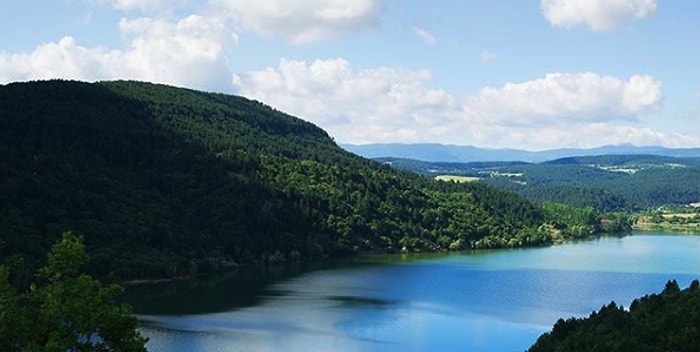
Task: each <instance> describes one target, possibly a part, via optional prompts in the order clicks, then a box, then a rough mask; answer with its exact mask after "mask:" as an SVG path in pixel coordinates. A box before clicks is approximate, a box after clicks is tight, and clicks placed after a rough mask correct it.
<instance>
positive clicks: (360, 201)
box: [0, 81, 553, 285]
mask: <svg viewBox="0 0 700 352" xmlns="http://www.w3.org/2000/svg"><path fill="white" fill-rule="evenodd" d="M0 140H2V141H3V142H2V143H1V144H0V214H2V218H0V261H2V262H5V263H6V264H7V265H10V266H11V267H12V268H13V270H12V271H13V272H15V273H20V274H18V275H17V277H15V278H13V280H14V281H15V282H16V283H19V284H20V285H21V284H22V283H26V282H29V281H30V280H31V279H32V278H31V276H29V275H31V273H33V272H34V269H36V268H37V267H40V266H41V265H42V258H43V256H44V253H46V252H47V251H48V249H49V248H50V246H51V244H52V243H54V242H55V241H56V240H57V239H58V238H59V236H60V235H61V233H63V231H65V230H72V231H73V232H74V233H76V234H79V235H83V236H84V241H85V244H86V246H87V248H88V252H89V253H90V255H91V261H90V264H89V266H88V270H89V271H90V272H91V273H95V274H98V275H102V276H104V275H107V274H111V275H112V276H113V277H114V278H116V279H135V278H163V277H182V276H191V275H194V274H197V273H202V272H212V271H218V270H230V269H231V268H233V267H235V266H236V265H239V264H249V263H276V262H281V261H297V260H311V259H320V258H329V257H337V256H346V255H352V254H355V253H359V252H396V251H400V250H404V251H439V250H457V249H468V248H484V247H506V246H510V247H513V246H525V245H542V244H547V243H552V241H553V238H552V237H551V234H549V233H547V232H543V231H541V230H540V229H541V225H542V223H543V222H544V213H543V210H542V209H541V208H539V207H537V206H535V205H533V204H532V203H530V202H528V201H526V200H524V199H523V198H521V197H519V196H517V195H514V194H511V193H506V192H501V191H498V190H496V189H495V188H492V187H489V186H486V185H483V184H455V183H446V182H436V181H432V180H430V179H427V178H424V177H420V176H418V175H416V174H413V173H409V172H406V171H401V170H395V169H392V168H390V167H388V166H386V165H382V164H380V163H378V162H376V161H372V160H368V159H365V158H362V157H359V156H357V155H354V154H352V153H349V152H347V151H345V150H343V149H341V148H340V147H338V146H337V145H336V144H335V143H334V142H333V140H332V139H331V138H330V137H329V136H328V134H327V133H326V132H325V131H323V130H322V129H320V128H318V127H317V126H315V125H313V124H311V123H308V122H305V121H303V120H300V119H298V118H296V117H293V116H289V115H286V114H284V113H281V112H279V111H276V110H274V109H272V108H270V107H269V106H266V105H264V104H262V103H260V102H256V101H251V100H248V99H245V98H242V97H237V96H231V95H223V94H212V93H204V92H199V91H194V90H189V89H181V88H174V87H169V86H164V85H157V84H150V83H143V82H132V81H117V82H100V83H92V84H91V83H83V82H74V81H43V82H29V83H13V84H8V85H2V86H0ZM21 273H25V274H24V276H23V275H22V274H21Z"/></svg>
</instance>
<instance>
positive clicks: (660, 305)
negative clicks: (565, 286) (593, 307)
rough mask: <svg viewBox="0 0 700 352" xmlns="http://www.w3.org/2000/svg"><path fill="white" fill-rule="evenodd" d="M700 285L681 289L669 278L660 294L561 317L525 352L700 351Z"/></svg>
mask: <svg viewBox="0 0 700 352" xmlns="http://www.w3.org/2000/svg"><path fill="white" fill-rule="evenodd" d="M698 327H700V283H698V281H697V280H695V281H693V282H692V283H691V284H690V286H689V287H688V288H686V289H683V290H681V289H680V288H679V287H678V283H677V282H676V281H669V282H668V283H666V287H665V288H664V290H663V292H661V293H660V294H652V295H646V296H644V297H642V298H639V299H636V300H634V301H633V302H632V303H631V304H630V306H629V308H628V309H625V308H624V307H622V306H618V305H617V304H616V303H615V302H611V303H610V304H609V305H606V306H603V307H602V308H601V309H600V310H599V311H597V312H593V313H591V315H590V316H589V317H587V318H569V319H566V320H564V319H559V320H558V321H557V322H556V324H554V327H553V329H552V331H551V332H549V333H545V334H544V335H542V336H540V338H539V339H538V340H537V342H536V343H535V344H534V345H533V346H532V347H530V349H529V350H528V352H569V351H570V352H580V351H601V352H627V351H629V352H656V351H658V352H665V351H675V352H683V351H688V352H694V351H698V350H700V329H699V328H698Z"/></svg>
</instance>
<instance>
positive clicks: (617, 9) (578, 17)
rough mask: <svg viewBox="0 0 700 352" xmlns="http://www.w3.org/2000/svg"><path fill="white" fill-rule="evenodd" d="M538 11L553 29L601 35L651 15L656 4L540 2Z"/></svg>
mask: <svg viewBox="0 0 700 352" xmlns="http://www.w3.org/2000/svg"><path fill="white" fill-rule="evenodd" d="M540 7H541V9H542V13H543V14H544V16H545V17H546V18H547V20H548V21H549V22H550V23H551V24H552V25H554V26H557V27H563V28H571V27H573V26H577V25H586V26H589V27H590V28H591V29H592V30H594V31H603V30H607V29H610V28H614V27H617V26H620V25H621V24H623V23H625V22H629V21H631V20H638V19H642V18H645V17H648V16H650V15H652V14H654V13H655V12H656V8H657V0H541V2H540Z"/></svg>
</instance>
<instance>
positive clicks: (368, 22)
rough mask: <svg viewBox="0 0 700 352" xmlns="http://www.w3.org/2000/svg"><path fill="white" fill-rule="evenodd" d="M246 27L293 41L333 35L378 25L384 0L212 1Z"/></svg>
mask: <svg viewBox="0 0 700 352" xmlns="http://www.w3.org/2000/svg"><path fill="white" fill-rule="evenodd" d="M209 3H210V6H211V8H212V9H213V11H216V12H218V13H221V14H223V15H225V16H227V17H230V18H233V19H234V20H235V21H236V23H238V24H239V25H240V26H241V27H242V28H243V29H245V30H247V31H251V32H253V33H257V34H259V35H262V36H265V37H271V36H276V35H278V36H281V37H282V38H284V39H285V40H286V41H288V42H289V43H292V44H305V43H310V42H314V41H318V40H322V39H327V38H332V37H335V36H337V35H339V34H341V33H344V32H349V31H356V30H362V29H366V28H371V27H375V26H377V25H378V24H379V14H380V12H381V9H382V0H353V1H347V0H265V1H250V0H209Z"/></svg>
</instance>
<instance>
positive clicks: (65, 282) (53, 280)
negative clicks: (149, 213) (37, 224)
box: [0, 232, 146, 352]
mask: <svg viewBox="0 0 700 352" xmlns="http://www.w3.org/2000/svg"><path fill="white" fill-rule="evenodd" d="M87 260H88V256H87V253H86V252H85V247H84V245H83V238H82V237H79V236H75V235H73V234H72V233H71V232H65V233H64V234H63V238H62V239H61V240H60V241H59V242H57V243H56V244H54V246H53V248H52V249H51V251H50V252H49V254H48V262H47V264H46V266H44V267H43V268H42V269H40V270H39V272H38V274H37V276H36V278H37V282H35V283H32V284H31V285H30V287H29V289H28V290H27V291H26V292H23V293H18V292H17V290H16V289H15V288H14V287H13V286H12V285H11V284H10V283H9V281H8V277H9V274H10V273H9V271H8V270H7V268H5V267H4V266H0V350H2V351H61V352H63V351H146V348H145V342H146V339H145V338H144V337H143V336H141V334H140V333H139V332H138V330H137V319H136V317H134V316H133V315H132V312H131V308H130V307H129V306H128V305H127V304H125V303H121V302H119V301H118V298H119V295H120V294H121V292H122V288H121V287H120V286H118V285H109V286H103V285H102V284H101V283H100V282H99V281H97V280H96V279H94V278H93V277H91V276H90V275H87V274H85V273H81V271H80V268H81V266H82V265H83V264H85V263H86V262H87Z"/></svg>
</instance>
